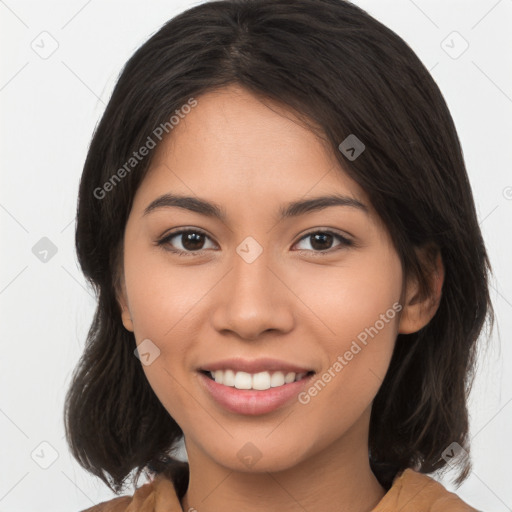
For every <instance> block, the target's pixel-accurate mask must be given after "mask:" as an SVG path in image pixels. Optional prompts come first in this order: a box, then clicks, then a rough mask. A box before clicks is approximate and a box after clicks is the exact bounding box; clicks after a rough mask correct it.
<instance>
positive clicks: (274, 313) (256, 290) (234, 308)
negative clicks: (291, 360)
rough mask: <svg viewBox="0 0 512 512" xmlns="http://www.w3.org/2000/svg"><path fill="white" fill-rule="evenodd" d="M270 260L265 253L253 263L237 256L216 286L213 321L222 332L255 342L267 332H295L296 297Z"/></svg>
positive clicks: (284, 277) (214, 325)
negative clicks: (294, 307)
mask: <svg viewBox="0 0 512 512" xmlns="http://www.w3.org/2000/svg"><path fill="white" fill-rule="evenodd" d="M269 259H270V258H269V256H268V255H267V253H266V252H265V251H263V253H261V254H260V255H259V256H258V257H257V258H256V259H255V260H254V261H252V262H250V263H249V262H248V261H246V260H244V258H242V257H240V256H239V255H238V254H235V256H234V257H233V266H232V268H231V269H230V270H229V271H228V273H227V274H226V275H225V276H224V277H223V278H222V279H221V281H220V283H219V285H218V286H217V287H216V289H217V290H216V296H215V298H214V300H215V310H214V313H213V315H212V322H213V327H214V328H215V329H216V330H217V331H218V332H219V333H222V334H226V333H228V332H231V333H235V334H236V335H237V336H238V337H239V338H242V339H245V340H256V339H258V338H261V337H262V335H263V334H264V333H265V332H267V331H275V333H277V332H279V333H281V334H283V333H286V332H289V331H290V330H292V329H293V326H294V315H293V311H294V310H293V298H294V295H293V293H292V292H291V291H290V289H289V288H288V287H287V283H286V276H283V275H280V274H282V272H280V271H279V269H278V268H271V266H269V264H270V261H269ZM272 267H275V265H273V266H272ZM295 301H297V299H296V298H295Z"/></svg>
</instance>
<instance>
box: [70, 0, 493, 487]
mask: <svg viewBox="0 0 512 512" xmlns="http://www.w3.org/2000/svg"><path fill="white" fill-rule="evenodd" d="M229 84H237V85H240V86H242V87H244V88H245V89H246V90H247V91H249V92H251V93H252V94H254V95H256V96H258V97H259V98H262V99H268V100H271V101H274V102H278V103H279V104H280V105H283V106H285V107H286V108H287V109H288V111H290V112H294V113H295V114H296V115H297V116H300V117H301V118H303V119H304V120H305V121H306V122H307V123H308V125H309V126H310V128H311V130H312V131H313V132H314V133H315V134H317V135H318V136H319V137H321V138H322V140H324V141H326V142H327V143H328V144H329V147H332V151H333V154H334V155H335V157H336V158H337V159H338V161H339V162H340V165H342V168H343V169H344V170H345V172H346V173H347V174H348V176H350V177H351V178H352V179H353V180H354V181H355V182H356V183H357V184H358V185H359V186H360V187H362V189H363V190H364V191H365V192H366V194H367V195H368V197H369V199H370V201H371V204H372V205H373V207H374V208H375V210H376V212H377V214H378V215H379V217H380V218H381V219H382V221H383V222H384V225H385V226H386V228H387V229H388V230H389V233H390V236H391V238H392V242H393V245H394V247H395V249H396V251H397V253H398V255H399V258H400V261H401V263H402V268H403V271H404V276H405V277H406V278H415V279H417V280H418V283H419V287H420V290H421V296H422V297H429V296H430V295H431V294H432V289H431V288H430V283H431V280H430V279H429V275H430V272H431V270H432V265H431V262H430V260H422V259H421V258H420V256H419V253H418V249H419V248H425V247H431V251H430V255H431V259H433V258H434V256H435V254H440V255H441V257H442V261H443V264H444V268H445V279H444V284H443V288H442V296H441V299H440V302H439V307H438V309H437V311H436V313H435V315H434V316H433V318H432V320H431V321H430V322H429V323H428V324H427V325H426V326H425V327H423V328H422V329H420V330H419V331H418V332H415V333H412V334H398V336H397V339H396V343H395V347H394V351H393V355H392V359H391V362H390V366H389V369H388V372H387V374H386V376H385V379H384V381H383V383H382V385H381V387H380V389H379V391H378V393H377V395H376V397H375V400H374V402H373V408H372V413H371V418H370V431H369V460H370V465H371V469H372V471H373V472H374V474H375V475H376V477H377V478H378V480H379V481H380V483H381V484H382V485H383V486H384V487H385V488H386V489H389V487H390V485H391V483H392V480H393V479H394V477H395V476H396V475H397V474H398V473H399V472H400V471H401V470H403V469H405V468H409V467H410V468H413V469H416V470H417V471H420V472H423V473H431V472H433V471H437V470H441V469H442V468H444V466H446V464H447V462H446V460H445V458H443V451H444V450H445V449H446V448H447V447H448V446H449V445H451V444H452V443H458V444H459V445H460V446H461V447H463V448H464V450H465V452H466V453H468V454H469V446H468V444H469V443H468V410H467V405H466V401H467V398H468V396H469V392H470V389H471V386H472V383H473V379H474V375H475V363H476V352H477V341H478V339H479V337H480V334H481V331H482V329H483V327H484V324H485V322H486V320H489V324H490V326H491V329H492V326H493V324H494V313H493V308H492V304H491V302H490V297H489V289H488V278H489V274H490V272H491V267H490V263H489V260H488V256H487V253H486V249H485V245H484V241H483V239H482V235H481V232H480V228H479V225H478V221H477V215H476V212H475V205H474V200H473V195H472V191H471V187H470V183H469V180H468V176H467V173H466V169H465V164H464V159H463V155H462V151H461V147H460V143H459V139H458V136H457V132H456V129H455V126H454V123H453V120H452V117H451V115H450V113H449V110H448V107H447V105H446V103H445V101H444V99H443V96H442V94H441V92H440V90H439V88H438V86H437V85H436V83H435V82H434V80H433V79H432V77H431V75H430V74H429V72H428V70H427V69H426V68H425V67H424V65H423V64H422V63H421V61H420V60H419V58H418V57H417V56H416V55H415V53H414V52H413V50H412V49H411V48H410V47H409V46H408V45H407V44H406V43H405V42H404V41H403V40H402V39H401V38H400V37H399V36H397V35H396V34H395V33H394V32H393V31H391V30H390V29H388V28H387V27H385V26H384V25H382V24H381V23H380V22H378V21H377V20H375V19H374V18H372V17H371V16H370V15H369V14H367V13H366V12H365V11H364V10H362V9H361V8H359V7H357V6H355V5H353V4H351V3H350V2H348V1H343V0H221V1H210V2H206V3H203V4H200V5H197V6H194V7H193V8H190V9H188V10H186V11H184V12H182V13H180V14H179V15H177V16H175V17H174V18H173V19H171V20H170V21H168V22H167V23H166V24H164V25H163V26H162V28H161V29H160V30H158V32H156V33H155V34H154V35H153V36H152V37H150V38H149V39H148V40H147V41H146V42H145V43H144V44H143V45H142V46H141V47H140V48H139V49H138V50H137V51H136V52H135V53H134V55H133V56H132V57H131V58H130V59H129V60H128V62H127V63H126V65H125V66H124V69H123V70H122V72H121V74H120V76H119V79H118V81H117V84H116V86H115V88H114V91H113V93H112V97H111V98H110V101H109V103H108V105H107V107H106V109H105V112H104V114H103V116H102V118H101V121H100V122H99V124H98V125H97V127H96V129H95V132H94V135H93V137H92V141H91V144H90V147H89V151H88V154H87V158H86V161H85V165H84V168H83V173H82V177H81V181H80V188H79V195H78V206H77V218H76V240H75V242H76V251H77V255H78V260H79V263H80V266H81V268H82V271H83V273H84V275H85V278H86V279H87V281H88V282H89V283H90V284H91V285H92V287H93V289H94V291H95V293H96V295H97V301H98V302H97V308H96V311H95V315H94V319H93V322H92V325H91V327H90V330H89V332H88V335H87V341H86V345H85V349H84V352H83V354H82V356H81V359H80V361H79V363H78V365H77V367H76V368H75V370H74V373H73V377H72V382H71V386H70V388H69V389H68V392H67V395H66V401H65V410H64V422H65V429H66V437H67V442H68V444H69V446H70V449H71V452H72V454H73V456H74V457H75V458H76V459H77V461H78V462H79V463H80V465H81V466H82V467H84V468H85V469H86V470H87V471H89V472H91V473H92V474H94V475H96V476H98V477H99V478H101V479H102V480H103V481H104V482H105V483H106V484H107V485H108V486H109V487H110V488H111V489H112V490H113V491H114V492H116V493H119V492H120V490H121V489H122V487H123V484H124V482H125V480H126V478H127V477H128V475H129V474H130V473H131V472H132V470H136V476H135V479H138V477H139V476H140V474H141V473H142V471H143V470H150V471H152V472H154V473H162V472H163V473H165V472H166V471H167V472H168V473H167V474H170V475H171V476H173V475H174V476H173V478H174V477H175V476H176V474H177V473H176V471H177V469H176V468H181V469H183V468H184V467H185V466H186V464H184V463H180V462H178V461H177V460H176V459H175V458H174V457H173V456H171V453H173V450H175V449H176V446H177V445H178V443H179V441H180V440H181V439H182V438H183V432H182V430H181V428H180V427H179V425H178V424H177V423H176V422H175V421H174V420H173V418H172V417H171V416H170V415H169V413H168V412H167V411H166V409H165V408H164V407H163V405H162V404H161V403H160V401H159V400H158V398H157V397H156V395H155V393H154V392H153V390H152V388H151V387H150V385H149V383H148V381H147V379H146V377H145V375H144V372H143V370H142V367H141V364H140V361H139V360H138V359H137V358H136V357H135V356H134V349H135V347H136V344H135V337H134V334H133V333H132V332H129V331H127V330H126V329H125V328H124V327H123V324H122V321H121V310H120V306H119V303H118V300H117V297H118V295H117V291H118V290H119V284H120V279H121V276H122V257H123V238H124V236H123V233H124V229H125V226H126V221H127V218H128V215H129V213H130V210H131V206H132V202H133V198H134V195H135V193H136V191H137V188H138V186H139V185H140V183H141V182H142V180H143V179H144V176H145V174H146V172H147V171H148V169H149V167H150V164H151V160H152V155H153V154H154V151H150V152H149V154H148V155H147V156H146V157H145V158H143V159H141V160H140V162H137V165H136V166H135V169H134V170H132V171H131V172H128V173H125V174H126V175H125V176H124V175H123V179H119V180H117V183H115V184H113V185H112V186H111V187H110V188H111V189H112V190H110V191H109V192H108V193H102V197H101V198H99V194H97V193H95V191H97V190H98V189H100V188H102V187H104V184H106V183H107V182H109V180H110V183H112V177H113V176H114V175H115V174H116V172H117V173H118V176H120V174H119V171H120V167H121V166H123V164H125V163H126V162H127V161H129V159H130V158H131V157H132V155H133V152H134V151H137V150H138V149H139V148H141V147H142V146H144V145H145V144H147V141H148V137H151V136H152V134H153V135H154V131H155V128H156V127H158V126H162V125H164V124H165V123H168V120H169V117H170V116H171V115H172V114H173V113H174V112H175V111H176V110H177V109H180V107H182V106H183V105H185V104H187V102H189V101H190V98H194V97H195V98H198V102H199V104H200V95H201V94H204V93H206V92H209V91H214V90H218V89H220V88H223V87H225V86H227V85H229ZM166 131H168V130H166ZM350 134H355V135H356V136H357V138H358V139H360V140H361V141H362V142H363V143H364V145H365V150H364V152H363V153H362V154H361V155H360V156H359V157H358V158H356V159H355V160H349V159H347V158H346V157H345V156H344V155H343V154H342V153H341V151H339V150H338V146H339V144H340V143H341V142H342V141H343V140H344V139H346V137H347V136H348V135H350ZM171 136H172V134H171ZM124 168H125V169H126V166H125V167H124ZM104 190H107V187H104ZM461 453H464V451H461ZM464 455H465V453H464ZM457 460H458V465H457V467H458V468H459V476H458V479H457V480H456V483H457V484H459V485H460V483H462V481H463V480H464V479H465V478H467V476H468V474H469V472H470V469H471V461H470V458H469V456H465V457H464V458H462V459H457ZM450 465H451V466H453V462H451V464H450ZM181 469H180V471H181ZM135 479H134V482H135ZM176 479H177V480H179V482H178V484H177V485H178V486H179V489H180V491H179V492H180V494H184V492H185V490H186V485H187V477H186V476H184V477H183V478H181V479H179V478H177V477H176Z"/></svg>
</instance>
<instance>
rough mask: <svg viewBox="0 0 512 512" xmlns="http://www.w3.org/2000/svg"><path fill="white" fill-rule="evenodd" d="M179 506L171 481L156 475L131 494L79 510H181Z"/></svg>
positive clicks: (173, 511) (104, 511) (109, 511)
mask: <svg viewBox="0 0 512 512" xmlns="http://www.w3.org/2000/svg"><path fill="white" fill-rule="evenodd" d="M181 510H182V509H181V506H180V503H179V500H178V497H177V495H176V492H175V490H174V485H173V483H172V481H170V480H168V479H167V478H165V476H163V475H157V476H156V477H155V478H154V480H152V481H151V482H148V483H146V484H144V485H142V486H141V487H139V488H138V489H136V491H135V492H134V494H133V496H119V497H117V498H114V499H111V500H109V501H104V502H102V503H98V504H97V505H94V506H93V507H90V508H88V509H85V510H82V511H80V512H138V511H141V512H142V511H144V512H146V511H147V512H161V511H162V512H164V511H165V512H181Z"/></svg>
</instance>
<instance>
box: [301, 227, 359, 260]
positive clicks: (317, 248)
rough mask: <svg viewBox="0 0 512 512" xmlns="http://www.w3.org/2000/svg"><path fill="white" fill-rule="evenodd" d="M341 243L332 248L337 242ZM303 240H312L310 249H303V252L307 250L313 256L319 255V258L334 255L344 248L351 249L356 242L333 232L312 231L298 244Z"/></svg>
mask: <svg viewBox="0 0 512 512" xmlns="http://www.w3.org/2000/svg"><path fill="white" fill-rule="evenodd" d="M336 239H337V240H338V241H339V244H338V245H335V246H334V248H333V247H332V244H333V242H334V241H335V240H336ZM303 240H305V241H307V240H311V242H309V245H310V247H312V249H309V248H307V247H306V248H305V249H304V248H302V249H300V250H301V251H303V250H306V251H308V252H311V251H312V254H315V253H316V254H318V255H319V256H323V255H324V253H329V254H330V253H332V252H334V251H336V250H338V249H343V248H344V247H350V246H352V245H354V242H353V241H352V240H349V239H348V238H346V237H344V236H342V235H340V234H339V233H334V232H333V231H322V230H317V231H311V232H310V233H308V234H307V235H305V236H303V237H302V238H301V239H300V240H299V242H298V243H300V242H302V241H303Z"/></svg>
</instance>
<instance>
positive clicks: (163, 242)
mask: <svg viewBox="0 0 512 512" xmlns="http://www.w3.org/2000/svg"><path fill="white" fill-rule="evenodd" d="M186 233H196V234H201V235H204V236H206V237H207V238H210V237H209V236H208V235H207V234H206V233H205V232H204V231H202V230H201V229H197V228H194V229H184V230H181V231H174V232H171V233H168V234H167V235H165V236H164V237H162V238H161V239H160V240H158V241H157V242H156V243H155V245H157V246H159V247H162V249H164V250H165V251H169V252H173V253H175V254H177V255H178V256H202V255H203V254H204V252H205V251H207V250H208V249H200V250H198V251H182V250H181V249H175V248H172V247H171V246H170V244H169V241H170V240H171V239H172V238H175V237H177V236H179V235H184V234H186ZM319 233H321V234H327V235H333V236H334V237H335V238H337V239H338V240H339V241H340V245H338V246H336V247H334V248H331V249H327V250H325V251H315V250H309V249H300V250H299V251H298V252H299V253H301V254H302V253H308V255H314V256H326V255H329V254H332V253H333V252H335V251H337V250H340V249H343V248H344V247H352V246H354V245H355V243H354V242H353V241H352V240H349V239H348V238H346V237H344V236H342V235H340V234H339V233H336V232H334V231H330V230H327V229H326V230H321V229H317V230H315V231H310V232H309V233H306V234H305V235H304V236H303V237H302V238H300V239H299V240H298V241H297V243H299V242H301V241H302V240H304V239H306V238H308V237H310V236H312V235H316V234H319ZM294 245H295V244H294Z"/></svg>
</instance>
